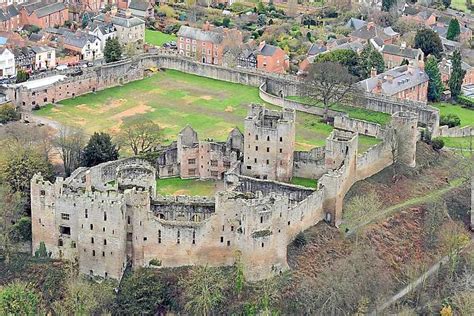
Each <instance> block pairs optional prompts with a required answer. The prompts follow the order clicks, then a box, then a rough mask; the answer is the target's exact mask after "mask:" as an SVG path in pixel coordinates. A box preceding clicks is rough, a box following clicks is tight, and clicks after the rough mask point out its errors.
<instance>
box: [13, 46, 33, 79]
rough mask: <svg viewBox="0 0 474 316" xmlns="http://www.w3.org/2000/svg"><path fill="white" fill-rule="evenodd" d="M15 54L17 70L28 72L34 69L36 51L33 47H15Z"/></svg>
mask: <svg viewBox="0 0 474 316" xmlns="http://www.w3.org/2000/svg"><path fill="white" fill-rule="evenodd" d="M13 55H14V56H15V65H16V69H17V70H22V71H26V72H28V73H31V72H33V71H34V66H35V62H36V53H35V52H34V51H33V50H32V49H31V47H21V48H20V47H18V48H15V49H13Z"/></svg>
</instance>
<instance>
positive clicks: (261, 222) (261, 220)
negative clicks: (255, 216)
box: [260, 216, 263, 224]
mask: <svg viewBox="0 0 474 316" xmlns="http://www.w3.org/2000/svg"><path fill="white" fill-rule="evenodd" d="M260 224H263V216H260Z"/></svg>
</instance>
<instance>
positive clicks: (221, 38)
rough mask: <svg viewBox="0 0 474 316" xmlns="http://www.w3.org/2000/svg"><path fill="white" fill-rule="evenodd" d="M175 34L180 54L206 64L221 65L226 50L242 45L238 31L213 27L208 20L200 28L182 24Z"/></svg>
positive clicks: (240, 34)
mask: <svg viewBox="0 0 474 316" xmlns="http://www.w3.org/2000/svg"><path fill="white" fill-rule="evenodd" d="M177 35H178V43H177V45H178V52H179V53H180V54H182V55H186V56H187V57H191V58H193V59H195V60H197V61H199V62H203V63H207V64H215V65H222V63H223V55H224V53H225V52H226V50H228V49H229V48H230V47H238V46H240V45H242V33H241V32H240V31H238V30H236V29H228V28H223V27H213V26H211V25H210V24H209V22H206V23H205V24H204V25H203V27H202V29H199V28H195V27H190V26H185V25H183V26H181V27H180V29H179V31H178V33H177Z"/></svg>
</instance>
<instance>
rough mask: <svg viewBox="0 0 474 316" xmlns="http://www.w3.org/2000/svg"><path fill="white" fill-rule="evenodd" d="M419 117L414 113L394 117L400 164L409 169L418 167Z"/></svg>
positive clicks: (396, 114) (393, 125) (399, 114)
mask: <svg viewBox="0 0 474 316" xmlns="http://www.w3.org/2000/svg"><path fill="white" fill-rule="evenodd" d="M417 124H418V116H417V114H416V113H413V112H397V113H395V114H393V115H392V127H393V129H394V132H395V141H396V142H397V144H398V145H397V156H398V162H400V163H403V164H405V165H407V166H409V167H412V168H413V167H415V166H416V141H417V139H418V129H417Z"/></svg>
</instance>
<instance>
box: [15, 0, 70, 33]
mask: <svg viewBox="0 0 474 316" xmlns="http://www.w3.org/2000/svg"><path fill="white" fill-rule="evenodd" d="M20 16H21V17H20V20H21V24H22V25H36V26H38V27H40V28H46V27H54V26H61V25H64V22H66V21H68V20H69V11H68V8H67V6H66V5H65V4H64V3H63V2H56V3H48V2H42V1H39V2H33V3H28V4H26V5H24V6H22V7H21V10H20Z"/></svg>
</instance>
